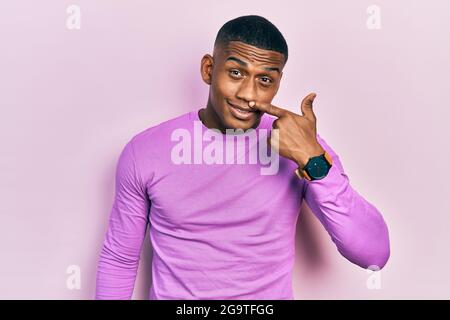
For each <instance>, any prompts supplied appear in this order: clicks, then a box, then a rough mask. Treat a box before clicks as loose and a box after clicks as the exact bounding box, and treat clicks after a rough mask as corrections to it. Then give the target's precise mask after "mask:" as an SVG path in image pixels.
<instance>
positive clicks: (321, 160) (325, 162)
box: [295, 151, 333, 181]
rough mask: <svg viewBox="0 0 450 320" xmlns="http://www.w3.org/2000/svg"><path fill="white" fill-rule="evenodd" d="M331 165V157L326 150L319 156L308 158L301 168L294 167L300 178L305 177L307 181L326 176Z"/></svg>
mask: <svg viewBox="0 0 450 320" xmlns="http://www.w3.org/2000/svg"><path fill="white" fill-rule="evenodd" d="M332 165H333V159H332V158H331V156H330V155H329V154H328V152H326V151H325V153H323V154H321V155H320V156H315V157H311V158H309V160H308V162H307V163H306V165H305V166H304V167H303V168H300V167H298V168H297V169H295V174H296V175H297V177H299V178H300V179H306V180H309V181H312V180H320V179H323V178H325V177H326V176H327V174H328V171H330V168H331V166H332Z"/></svg>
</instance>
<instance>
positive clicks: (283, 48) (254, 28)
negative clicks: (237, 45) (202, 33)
mask: <svg viewBox="0 0 450 320" xmlns="http://www.w3.org/2000/svg"><path fill="white" fill-rule="evenodd" d="M230 41H241V42H244V43H246V44H249V45H252V46H254V47H257V48H260V49H264V50H272V51H276V52H280V53H282V54H283V55H284V63H286V62H287V59H288V45H287V43H286V40H285V39H284V37H283V35H282V34H281V32H280V30H278V28H277V27H276V26H275V25H274V24H273V23H272V22H270V21H269V20H267V19H266V18H264V17H261V16H257V15H247V16H241V17H238V18H235V19H233V20H230V21H228V22H226V23H225V24H224V25H223V26H222V27H221V28H220V30H219V32H218V33H217V36H216V40H215V41H214V47H216V46H226V45H227V44H228V43H229V42H230Z"/></svg>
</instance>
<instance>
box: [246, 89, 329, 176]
mask: <svg viewBox="0 0 450 320" xmlns="http://www.w3.org/2000/svg"><path fill="white" fill-rule="evenodd" d="M315 98H316V94H315V93H310V94H309V95H307V96H306V97H305V98H304V99H303V101H302V104H301V112H302V113H303V115H299V114H296V113H293V112H291V111H289V110H285V109H283V108H279V107H276V106H274V105H272V104H270V103H258V102H255V101H251V102H250V103H249V106H250V107H251V108H254V109H258V110H260V111H263V112H266V113H268V114H270V115H273V116H275V117H277V118H278V119H276V120H275V121H274V122H273V125H272V127H273V128H274V129H278V130H272V133H271V136H270V138H269V143H270V144H271V146H272V147H273V148H274V149H275V150H276V151H277V152H278V153H279V154H280V155H281V156H283V157H285V158H288V159H291V160H292V161H295V162H296V163H297V164H298V165H299V166H300V167H301V168H303V167H304V166H305V165H306V163H307V162H308V160H309V158H310V157H314V156H318V155H321V154H323V153H324V152H325V150H324V149H323V147H322V146H321V145H320V144H319V142H318V141H317V139H316V132H317V128H316V116H315V114H314V112H313V105H312V104H313V101H314V99H315ZM277 139H278V145H277V144H276V143H275V142H276V141H277Z"/></svg>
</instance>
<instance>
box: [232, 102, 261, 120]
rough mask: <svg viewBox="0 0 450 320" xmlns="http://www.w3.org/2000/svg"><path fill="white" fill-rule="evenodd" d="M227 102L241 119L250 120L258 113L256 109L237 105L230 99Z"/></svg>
mask: <svg viewBox="0 0 450 320" xmlns="http://www.w3.org/2000/svg"><path fill="white" fill-rule="evenodd" d="M227 103H228V106H229V107H230V111H231V114H232V115H233V116H234V117H235V118H237V119H239V120H249V119H251V118H252V117H253V116H254V115H255V114H256V111H255V110H254V109H251V108H242V107H239V106H235V105H234V104H232V103H230V102H229V101H228V100H227Z"/></svg>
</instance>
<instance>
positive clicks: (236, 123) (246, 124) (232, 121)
mask: <svg viewBox="0 0 450 320" xmlns="http://www.w3.org/2000/svg"><path fill="white" fill-rule="evenodd" d="M225 121H226V123H224V124H225V128H229V129H242V130H244V131H246V130H248V129H250V128H253V127H254V126H255V124H256V123H257V122H258V121H259V117H258V118H255V119H251V120H240V119H236V118H234V117H233V116H232V115H229V116H228V118H227V119H226V120H225Z"/></svg>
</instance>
